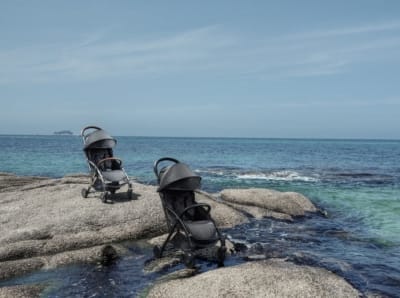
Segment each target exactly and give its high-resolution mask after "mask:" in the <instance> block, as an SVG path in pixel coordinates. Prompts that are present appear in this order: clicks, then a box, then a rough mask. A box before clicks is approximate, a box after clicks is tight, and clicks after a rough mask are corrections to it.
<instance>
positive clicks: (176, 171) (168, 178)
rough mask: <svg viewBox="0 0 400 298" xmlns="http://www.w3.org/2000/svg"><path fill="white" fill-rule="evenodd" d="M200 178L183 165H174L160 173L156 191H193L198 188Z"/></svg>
mask: <svg viewBox="0 0 400 298" xmlns="http://www.w3.org/2000/svg"><path fill="white" fill-rule="evenodd" d="M200 181H201V177H200V176H197V175H196V174H194V173H193V172H192V171H191V170H190V169H189V167H188V166H187V165H186V164H184V163H176V164H174V165H172V166H170V167H167V168H166V169H165V171H162V172H161V173H160V186H159V187H158V189H157V191H159V192H161V191H164V190H188V191H191V190H195V189H198V188H200Z"/></svg>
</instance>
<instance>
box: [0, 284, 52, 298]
mask: <svg viewBox="0 0 400 298" xmlns="http://www.w3.org/2000/svg"><path fill="white" fill-rule="evenodd" d="M44 287H45V286H44V285H18V286H8V287H2V288H0V298H10V297H13V298H26V297H30V298H35V297H40V296H41V293H42V291H43V289H44Z"/></svg>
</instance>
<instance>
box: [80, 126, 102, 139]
mask: <svg viewBox="0 0 400 298" xmlns="http://www.w3.org/2000/svg"><path fill="white" fill-rule="evenodd" d="M88 129H95V130H101V128H100V127H98V126H94V125H89V126H86V127H85V128H84V129H82V130H81V137H85V131H86V130H88Z"/></svg>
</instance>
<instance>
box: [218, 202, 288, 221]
mask: <svg viewBox="0 0 400 298" xmlns="http://www.w3.org/2000/svg"><path fill="white" fill-rule="evenodd" d="M224 203H225V204H226V205H228V206H230V207H232V208H234V209H235V210H239V211H241V212H244V213H246V214H249V215H250V216H252V217H254V218H256V219H261V218H264V217H269V218H273V219H277V220H284V221H293V217H292V216H290V215H289V214H285V213H281V212H275V211H271V210H268V209H265V208H261V207H256V206H246V205H240V204H235V203H229V202H224Z"/></svg>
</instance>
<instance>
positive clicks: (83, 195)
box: [81, 188, 89, 199]
mask: <svg viewBox="0 0 400 298" xmlns="http://www.w3.org/2000/svg"><path fill="white" fill-rule="evenodd" d="M88 194H89V191H88V190H87V189H86V188H82V190H81V195H82V198H85V199H86V198H87V196H88Z"/></svg>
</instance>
